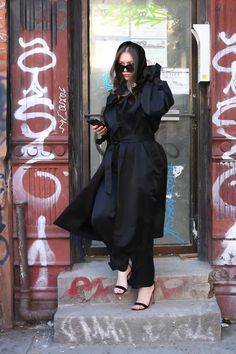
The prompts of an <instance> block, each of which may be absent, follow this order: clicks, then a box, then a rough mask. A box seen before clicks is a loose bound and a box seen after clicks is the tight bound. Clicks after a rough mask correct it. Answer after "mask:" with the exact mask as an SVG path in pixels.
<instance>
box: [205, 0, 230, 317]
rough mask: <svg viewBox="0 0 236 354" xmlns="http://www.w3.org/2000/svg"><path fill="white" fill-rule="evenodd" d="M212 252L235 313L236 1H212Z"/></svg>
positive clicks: (225, 304) (218, 288)
mask: <svg viewBox="0 0 236 354" xmlns="http://www.w3.org/2000/svg"><path fill="white" fill-rule="evenodd" d="M209 10H210V11H209V19H210V24H211V45H212V81H211V108H212V201H213V213H212V255H213V264H214V265H215V266H216V268H215V272H214V284H215V294H216V297H217V300H218V303H219V305H220V308H221V311H222V315H223V317H228V318H236V222H235V220H236V187H235V186H236V161H235V158H236V119H235V115H236V60H235V52H236V23H235V15H236V3H235V1H234V0H227V1H226V0H217V1H216V0H212V1H210V8H209Z"/></svg>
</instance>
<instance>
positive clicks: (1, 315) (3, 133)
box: [0, 0, 13, 328]
mask: <svg viewBox="0 0 236 354" xmlns="http://www.w3.org/2000/svg"><path fill="white" fill-rule="evenodd" d="M7 15H8V14H7V2H6V1H5V0H0V328H1V327H5V328H9V327H11V326H12V321H13V306H12V305H13V272H12V252H11V248H12V247H11V222H10V220H11V217H10V212H11V210H10V209H11V202H10V193H9V189H10V190H11V188H8V186H10V173H9V168H8V167H9V166H8V164H7V163H6V162H5V161H4V160H5V158H6V155H7V139H6V138H7V90H8V85H7V65H8V23H7V22H8V21H7V20H8V19H7V17H8V16H7Z"/></svg>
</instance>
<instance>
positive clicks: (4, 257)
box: [0, 224, 9, 266]
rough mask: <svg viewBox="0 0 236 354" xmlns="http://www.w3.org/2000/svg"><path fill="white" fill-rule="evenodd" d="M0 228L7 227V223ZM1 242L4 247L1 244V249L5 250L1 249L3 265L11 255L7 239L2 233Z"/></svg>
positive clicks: (1, 263) (0, 257)
mask: <svg viewBox="0 0 236 354" xmlns="http://www.w3.org/2000/svg"><path fill="white" fill-rule="evenodd" d="M0 228H1V229H2V230H3V229H4V228H5V225H4V224H2V225H0ZM1 244H2V247H1V246H0V250H1V248H2V249H3V252H2V251H1V253H0V266H3V265H4V264H5V262H6V261H7V259H8V257H9V247H8V242H7V240H6V239H5V238H4V237H3V236H2V235H0V245H1Z"/></svg>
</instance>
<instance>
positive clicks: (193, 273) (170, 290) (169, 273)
mask: <svg viewBox="0 0 236 354" xmlns="http://www.w3.org/2000/svg"><path fill="white" fill-rule="evenodd" d="M154 264H155V275H156V279H155V281H156V291H155V299H156V300H158V301H159V300H181V299H206V298H207V295H208V292H209V284H208V275H209V273H210V271H211V267H210V265H209V264H208V263H206V262H202V261H199V260H198V259H184V260H182V259H181V258H179V257H176V256H174V257H159V258H155V259H154ZM115 281H116V272H113V271H112V270H111V269H110V268H109V266H108V264H107V262H106V261H104V260H103V261H92V262H86V263H79V264H76V265H75V266H74V267H73V269H72V271H67V272H62V273H60V274H59V276H58V303H59V304H73V303H74V304H77V303H81V302H85V301H86V302H87V301H90V302H95V303H99V302H110V303H116V302H119V303H129V302H133V301H134V299H135V298H136V291H134V290H130V288H129V290H128V291H127V293H126V294H125V295H124V296H122V297H120V296H116V295H114V294H113V288H114V284H115Z"/></svg>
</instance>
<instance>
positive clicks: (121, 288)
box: [113, 266, 132, 296]
mask: <svg viewBox="0 0 236 354" xmlns="http://www.w3.org/2000/svg"><path fill="white" fill-rule="evenodd" d="M129 267H130V271H129V273H128V274H127V281H128V280H129V279H130V277H131V272H132V268H131V266H129ZM115 289H120V290H123V292H122V293H115V291H113V293H114V294H115V295H118V296H120V295H124V294H125V293H126V291H127V290H128V288H125V287H124V286H122V285H115V287H114V290H115Z"/></svg>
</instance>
